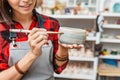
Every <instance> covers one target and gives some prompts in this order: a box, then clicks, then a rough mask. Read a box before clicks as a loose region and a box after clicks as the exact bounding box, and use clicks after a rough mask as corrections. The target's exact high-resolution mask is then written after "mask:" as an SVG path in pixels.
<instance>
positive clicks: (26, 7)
mask: <svg viewBox="0 0 120 80" xmlns="http://www.w3.org/2000/svg"><path fill="white" fill-rule="evenodd" d="M30 6H31V4H28V5H21V6H20V7H21V8H24V9H29V8H30Z"/></svg>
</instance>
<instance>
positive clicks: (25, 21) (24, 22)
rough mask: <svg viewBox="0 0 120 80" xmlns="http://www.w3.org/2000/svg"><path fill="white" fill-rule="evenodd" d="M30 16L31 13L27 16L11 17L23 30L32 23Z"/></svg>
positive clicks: (16, 15) (17, 15)
mask: <svg viewBox="0 0 120 80" xmlns="http://www.w3.org/2000/svg"><path fill="white" fill-rule="evenodd" d="M32 16H33V14H32V13H31V14H27V15H21V14H15V15H13V20H15V21H17V22H19V23H20V24H21V25H22V26H23V28H24V29H29V26H30V24H31V22H32Z"/></svg>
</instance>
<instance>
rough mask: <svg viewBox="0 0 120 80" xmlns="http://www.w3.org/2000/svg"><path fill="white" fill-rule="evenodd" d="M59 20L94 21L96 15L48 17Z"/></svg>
mask: <svg viewBox="0 0 120 80" xmlns="http://www.w3.org/2000/svg"><path fill="white" fill-rule="evenodd" d="M48 16H51V17H54V18H59V19H96V17H97V16H96V15H95V16H94V15H48Z"/></svg>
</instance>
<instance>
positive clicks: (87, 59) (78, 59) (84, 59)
mask: <svg viewBox="0 0 120 80" xmlns="http://www.w3.org/2000/svg"><path fill="white" fill-rule="evenodd" d="M69 59H70V60H73V61H91V62H92V61H95V60H96V58H87V57H86V58H82V57H69Z"/></svg>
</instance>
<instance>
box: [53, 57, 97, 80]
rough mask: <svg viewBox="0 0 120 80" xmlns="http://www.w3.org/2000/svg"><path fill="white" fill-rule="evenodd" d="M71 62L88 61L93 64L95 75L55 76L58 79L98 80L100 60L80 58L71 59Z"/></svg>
mask: <svg viewBox="0 0 120 80" xmlns="http://www.w3.org/2000/svg"><path fill="white" fill-rule="evenodd" d="M70 61H88V62H93V74H92V75H90V74H88V75H87V74H86V75H85V74H54V75H55V77H57V78H62V80H63V79H85V80H96V73H97V62H98V58H97V57H95V58H79V57H70Z"/></svg>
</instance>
